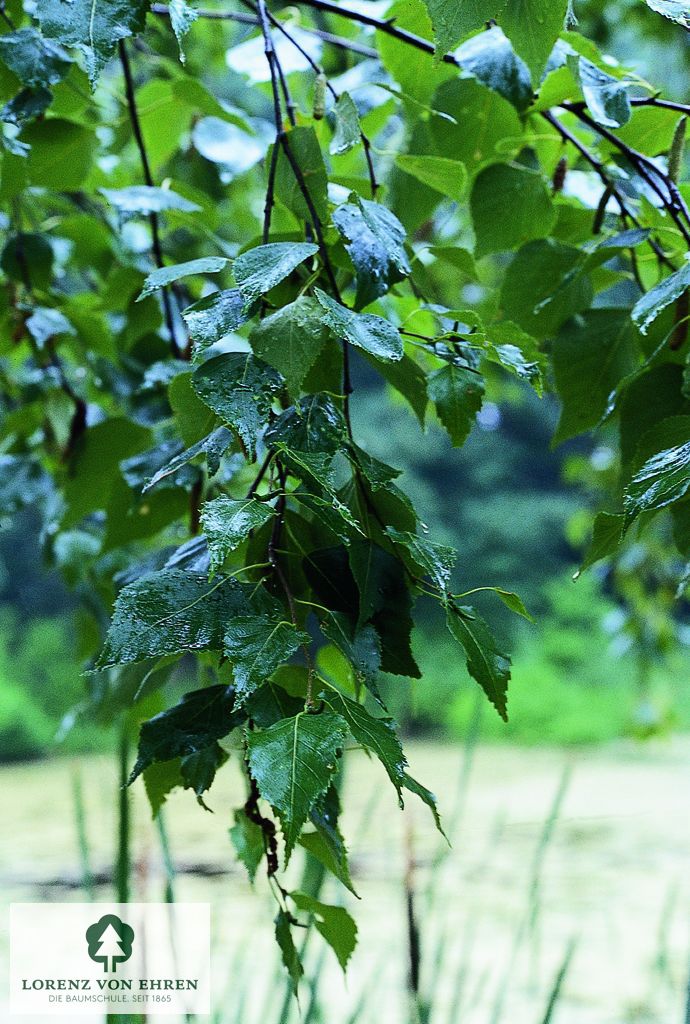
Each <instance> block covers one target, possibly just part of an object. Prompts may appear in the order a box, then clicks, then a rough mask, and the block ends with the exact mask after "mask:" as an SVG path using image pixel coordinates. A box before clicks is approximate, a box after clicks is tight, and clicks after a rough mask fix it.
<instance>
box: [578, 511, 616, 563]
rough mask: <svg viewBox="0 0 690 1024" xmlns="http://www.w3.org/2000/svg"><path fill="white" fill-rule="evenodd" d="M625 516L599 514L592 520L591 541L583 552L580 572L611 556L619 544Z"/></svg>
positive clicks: (608, 513)
mask: <svg viewBox="0 0 690 1024" xmlns="http://www.w3.org/2000/svg"><path fill="white" fill-rule="evenodd" d="M624 526H625V516H621V515H613V514H611V513H610V512H600V513H599V514H598V515H597V517H596V519H595V520H594V527H593V529H592V539H591V541H590V542H589V546H588V547H587V550H586V552H585V557H584V559H583V561H582V565H581V567H580V571H579V572H578V574H577V575H578V576H579V575H580V573H581V572H584V570H585V569H588V568H589V567H590V565H594V563H595V562H598V561H600V559H602V558H607V557H608V555H612V554H613V552H614V551H615V550H616V548H617V547H618V545H619V544H620V542H621V538H622V536H623V527H624Z"/></svg>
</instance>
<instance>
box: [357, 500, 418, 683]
mask: <svg viewBox="0 0 690 1024" xmlns="http://www.w3.org/2000/svg"><path fill="white" fill-rule="evenodd" d="M385 493H386V492H385V491H380V492H379V494H378V495H377V499H379V500H380V496H381V495H382V494H385ZM385 518H387V517H385V514H384V519H385ZM347 554H348V559H349V564H350V568H351V570H352V575H353V576H354V579H355V581H356V584H357V589H358V591H359V623H358V625H359V626H360V627H361V626H362V625H363V624H364V623H366V622H371V623H372V624H373V625H374V626H375V628H376V632H377V633H378V635H379V637H380V639H381V668H382V670H383V671H384V672H391V673H393V674H394V675H403V676H409V677H410V678H412V679H419V678H420V676H421V673H420V671H419V668H418V666H417V664H416V662H415V660H414V658H413V656H412V648H411V645H410V640H411V633H412V617H411V614H410V613H411V608H412V598H411V596H410V592H409V590H408V588H407V582H406V579H405V575H404V572H403V567H402V565H401V564H400V562H399V561H398V559H397V558H394V557H393V556H392V555H390V554H389V553H388V552H387V551H384V550H383V549H382V548H380V547H379V546H378V545H377V544H373V543H371V542H370V541H364V540H355V541H353V542H352V543H351V544H350V546H349V548H348V552H347Z"/></svg>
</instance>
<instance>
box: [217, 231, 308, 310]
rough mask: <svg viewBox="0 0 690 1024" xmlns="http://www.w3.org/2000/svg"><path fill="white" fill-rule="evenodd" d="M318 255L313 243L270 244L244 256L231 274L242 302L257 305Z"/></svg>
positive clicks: (243, 254) (258, 247)
mask: <svg viewBox="0 0 690 1024" xmlns="http://www.w3.org/2000/svg"><path fill="white" fill-rule="evenodd" d="M318 251H319V247H318V246H317V245H314V244H313V243H312V242H269V243H268V244H267V245H258V246H256V248H254V249H248V250H247V252H243V253H242V255H241V256H238V257H237V259H236V260H235V262H234V263H233V265H232V270H233V274H234V275H235V281H236V282H237V287H238V288H239V290H240V293H241V295H242V297H243V298H244V301H245V302H246V303H247V304H248V305H249V304H251V303H253V302H256V300H257V299H259V298H261V296H262V295H265V294H266V292H270V290H271V288H275V286H276V285H277V284H280V282H281V281H284V280H285V278H286V277H288V276H289V275H290V274H291V273H292V271H293V270H296V269H297V267H298V266H299V265H300V263H304V261H305V260H308V259H309V257H310V256H315V255H316V253H317V252H318Z"/></svg>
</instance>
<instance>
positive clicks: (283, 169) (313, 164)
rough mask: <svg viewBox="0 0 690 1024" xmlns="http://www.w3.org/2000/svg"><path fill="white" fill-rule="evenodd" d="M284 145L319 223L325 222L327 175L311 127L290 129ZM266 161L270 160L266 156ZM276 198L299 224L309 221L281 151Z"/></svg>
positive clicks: (305, 206)
mask: <svg viewBox="0 0 690 1024" xmlns="http://www.w3.org/2000/svg"><path fill="white" fill-rule="evenodd" d="M286 145H287V146H288V147H289V150H290V153H291V154H292V157H293V159H294V161H295V162H296V164H297V166H298V167H299V169H300V171H301V174H302V179H303V181H304V185H305V187H306V190H307V193H308V195H309V197H310V199H311V203H312V205H313V206H314V209H315V210H316V214H317V216H318V217H319V220H320V221H321V222H322V223H325V222H326V221H327V219H328V172H327V170H326V165H325V164H324V162H323V155H322V153H321V146H320V145H319V140H318V137H317V135H316V132H315V131H314V129H313V128H311V127H298V128H291V129H290V131H289V132H288V133H287V140H286ZM268 159H269V160H270V159H271V156H270V155H269V158H268ZM275 180H276V186H275V194H276V198H277V199H279V200H280V201H281V203H283V204H284V205H285V206H287V208H288V210H291V211H292V213H294V214H295V216H296V217H297V218H298V219H299V220H310V218H311V214H310V212H309V207H308V206H307V203H306V201H305V199H304V195H303V193H302V188H301V186H300V183H299V182H298V180H297V177H296V176H295V172H294V171H293V169H292V165H291V163H290V161H289V160H288V158H287V157H286V155H285V153H284V152H283V149H282V147H281V150H280V153H279V155H278V164H277V168H276V179H275Z"/></svg>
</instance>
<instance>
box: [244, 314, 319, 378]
mask: <svg viewBox="0 0 690 1024" xmlns="http://www.w3.org/2000/svg"><path fill="white" fill-rule="evenodd" d="M328 337H329V334H328V330H327V328H326V326H325V324H324V322H323V310H322V308H321V306H320V304H319V303H318V302H317V301H316V299H312V298H310V297H309V296H307V295H302V296H300V297H299V298H298V299H296V301H295V302H292V303H290V304H289V305H287V306H283V307H282V308H281V309H279V310H278V311H277V312H275V313H272V314H271V315H270V316H267V317H264V319H263V320H262V321H261V323H260V324H259V325H258V326H257V327H256V328H255V330H254V331H253V332H252V335H251V338H250V343H251V346H252V349H253V350H254V352H255V353H256V354H257V356H260V357H261V359H263V360H264V361H265V362H267V363H268V364H269V366H273V367H275V369H276V370H278V371H279V372H280V373H282V375H283V377H284V378H285V381H286V383H287V386H288V390H289V391H290V393H291V394H294V395H298V394H299V391H300V388H301V386H302V384H303V382H304V379H305V377H306V376H307V374H308V373H309V370H310V369H311V368H312V366H313V365H314V363H315V362H316V360H317V359H318V357H319V354H320V352H321V350H322V348H323V346H324V344H325V343H326V341H327V339H328Z"/></svg>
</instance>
